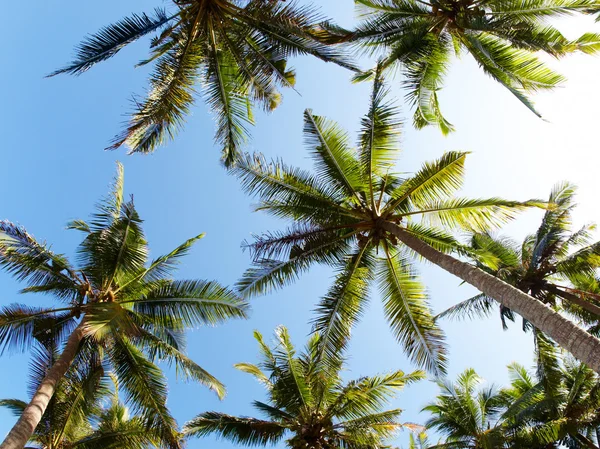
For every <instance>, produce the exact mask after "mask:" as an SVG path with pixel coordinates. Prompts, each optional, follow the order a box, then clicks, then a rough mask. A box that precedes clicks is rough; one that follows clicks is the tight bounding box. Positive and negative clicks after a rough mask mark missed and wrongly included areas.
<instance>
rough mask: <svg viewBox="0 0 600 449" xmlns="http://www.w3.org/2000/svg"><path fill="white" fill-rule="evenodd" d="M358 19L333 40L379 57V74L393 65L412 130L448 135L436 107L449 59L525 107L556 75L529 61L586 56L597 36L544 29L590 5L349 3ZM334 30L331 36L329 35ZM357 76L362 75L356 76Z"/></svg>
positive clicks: (530, 0)
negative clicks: (472, 66)
mask: <svg viewBox="0 0 600 449" xmlns="http://www.w3.org/2000/svg"><path fill="white" fill-rule="evenodd" d="M356 3H357V4H358V5H359V6H360V8H361V9H360V11H361V13H362V15H363V17H364V21H363V22H362V23H361V24H359V26H358V27H357V28H356V30H354V31H353V32H352V33H344V32H343V31H342V33H341V36H342V38H341V41H350V42H354V43H356V44H358V45H359V46H360V47H361V48H363V49H365V51H367V52H371V53H379V54H384V59H383V65H384V67H386V68H388V67H389V68H396V67H399V68H400V70H401V72H402V74H403V75H404V76H405V82H404V85H405V87H406V88H407V89H408V94H407V98H408V99H409V101H410V102H411V103H412V105H413V107H414V108H415V115H414V124H415V126H416V127H417V128H422V127H424V126H427V125H431V124H435V125H438V126H439V127H440V129H441V130H442V131H443V132H444V133H447V132H449V131H451V130H452V129H453V127H452V125H451V124H450V123H449V122H448V121H447V120H446V119H445V118H444V116H443V115H442V112H441V110H440V107H439V104H438V91H439V90H440V89H441V88H442V85H443V82H444V77H445V74H446V73H447V71H448V69H449V67H450V63H451V60H452V55H453V54H456V55H460V53H461V52H463V51H465V50H466V51H467V52H468V53H469V54H470V55H471V56H473V58H474V59H475V60H476V61H477V63H478V64H479V66H480V67H481V69H482V70H483V71H484V72H485V73H486V74H488V75H489V76H491V77H492V78H493V79H494V80H496V81H497V82H499V83H500V84H502V85H503V86H504V87H506V88H507V89H508V90H509V91H510V92H511V93H512V94H513V95H515V96H516V97H517V98H518V99H519V100H520V101H521V102H522V103H524V104H525V105H526V106H527V107H528V108H529V109H531V110H532V111H533V112H535V113H536V114H537V115H539V113H538V112H537V111H536V110H535V109H534V106H533V104H532V103H531V101H530V100H529V98H528V97H527V95H528V93H530V92H534V91H537V90H541V89H551V88H553V87H555V86H557V85H558V84H559V83H560V82H561V81H563V77H562V76H561V75H559V74H558V73H556V72H554V71H553V70H552V69H551V68H550V67H549V66H547V65H546V64H545V63H543V62H542V61H541V60H540V59H538V57H537V56H536V55H535V53H536V52H539V51H541V52H544V53H546V54H548V55H551V56H553V57H557V58H558V57H561V56H564V55H566V54H568V53H572V52H574V51H581V52H585V53H594V52H596V51H597V49H598V48H599V44H600V36H598V35H597V34H593V33H586V34H584V35H582V36H581V37H579V38H578V39H576V40H569V39H567V38H565V37H564V36H563V35H562V34H561V33H560V31H559V30H558V29H556V28H555V27H554V26H552V25H551V24H550V21H551V20H552V19H554V18H556V17H559V16H563V15H567V14H573V13H592V12H596V11H598V9H599V8H600V3H599V2H598V1H597V0H527V1H512V0H508V1H506V0H425V1H421V0H356ZM335 31H337V33H339V32H340V30H334V32H335ZM361 77H362V76H361Z"/></svg>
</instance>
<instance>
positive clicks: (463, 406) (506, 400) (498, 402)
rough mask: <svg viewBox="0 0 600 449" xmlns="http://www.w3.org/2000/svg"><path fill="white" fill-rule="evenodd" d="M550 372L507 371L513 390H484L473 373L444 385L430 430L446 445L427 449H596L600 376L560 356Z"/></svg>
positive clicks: (548, 366) (517, 368)
mask: <svg viewBox="0 0 600 449" xmlns="http://www.w3.org/2000/svg"><path fill="white" fill-rule="evenodd" d="M550 355H552V357H553V363H552V364H546V366H545V368H546V372H543V371H540V370H538V372H537V374H534V375H532V374H530V373H529V372H528V371H527V369H525V368H524V367H523V366H521V365H519V364H517V363H513V364H511V365H509V366H508V374H509V378H510V385H509V386H507V387H505V388H502V389H498V388H495V387H494V386H485V387H482V386H481V385H480V384H481V383H482V379H481V378H480V377H479V376H478V375H477V374H476V373H475V372H474V371H473V370H472V369H468V370H466V371H465V372H464V373H462V374H461V375H460V376H459V377H458V379H457V380H456V382H454V383H440V388H441V392H440V395H438V396H437V398H436V400H435V401H434V402H432V403H430V404H429V405H427V406H426V407H425V408H424V409H423V410H424V411H427V412H429V413H431V418H430V419H429V420H428V421H427V423H426V426H427V428H428V429H429V430H437V431H439V432H441V433H442V435H443V436H444V441H443V442H441V443H439V444H437V445H433V446H428V449H434V448H435V449H437V448H439V449H442V448H447V449H451V448H452V449H460V448H465V449H466V448H473V449H488V448H489V449H492V448H513V449H515V448H532V449H547V448H549V447H552V448H554V447H569V448H574V449H583V448H588V449H589V448H596V447H597V446H596V445H597V444H598V440H597V438H598V434H597V431H598V429H599V424H600V415H599V414H598V410H599V408H598V407H599V405H600V383H599V380H598V376H597V375H596V374H595V373H594V372H593V371H592V370H591V369H589V368H588V367H586V366H585V365H584V364H582V363H578V362H575V361H574V360H573V359H572V358H568V357H567V358H565V359H561V358H560V357H558V355H557V354H556V353H554V354H548V356H550Z"/></svg>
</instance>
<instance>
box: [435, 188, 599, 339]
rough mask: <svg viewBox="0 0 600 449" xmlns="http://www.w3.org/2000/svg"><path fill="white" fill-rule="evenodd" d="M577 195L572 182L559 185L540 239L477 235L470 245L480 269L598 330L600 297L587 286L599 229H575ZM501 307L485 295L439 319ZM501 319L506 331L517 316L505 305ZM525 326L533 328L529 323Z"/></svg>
mask: <svg viewBox="0 0 600 449" xmlns="http://www.w3.org/2000/svg"><path fill="white" fill-rule="evenodd" d="M575 191H576V188H575V186H573V185H571V184H568V183H561V184H558V185H556V186H555V187H554V188H553V190H552V192H551V193H550V197H549V199H548V201H549V203H550V204H553V205H554V206H553V207H552V208H551V209H549V210H547V211H546V213H545V214H544V217H543V219H542V223H541V224H540V227H539V228H538V229H537V231H536V232H535V234H531V235H529V236H527V237H526V238H525V240H524V241H523V243H522V244H521V245H517V244H516V243H515V242H513V241H511V240H510V239H507V238H503V237H499V238H496V237H493V236H491V235H490V234H488V233H480V234H475V235H474V236H473V237H472V240H471V245H472V247H473V249H474V250H475V253H476V254H479V257H477V258H476V259H475V263H476V265H477V267H478V268H480V269H481V270H483V271H485V272H487V273H489V274H491V275H493V276H496V277H498V278H499V279H502V280H503V281H504V282H506V283H508V284H510V285H512V286H514V287H515V288H518V289H519V290H521V291H523V292H525V293H527V294H529V295H531V296H532V297H534V298H535V299H537V300H538V301H540V302H542V303H544V304H548V305H549V306H551V307H553V308H557V307H558V309H559V310H561V311H564V312H567V313H569V314H571V315H572V316H574V317H575V318H576V319H578V320H580V321H583V322H584V323H586V324H589V325H593V324H596V323H597V322H598V320H600V301H599V299H600V297H599V296H598V295H597V294H595V293H593V291H592V292H590V291H586V290H584V289H585V288H586V287H585V286H583V283H584V280H588V284H589V279H593V276H594V275H595V274H596V271H597V269H598V267H600V242H594V241H592V234H591V232H592V231H593V230H594V229H595V226H594V225H591V224H588V225H585V226H583V227H581V228H580V229H578V230H576V231H573V230H572V229H571V228H572V219H571V212H572V211H573V209H574V207H575V203H574V196H575ZM589 288H593V287H592V286H589ZM496 304H497V302H496V301H495V300H494V299H493V298H490V297H489V296H487V295H485V294H483V293H482V294H479V295H476V296H474V297H472V298H469V299H467V300H465V301H462V302H460V303H458V304H456V305H455V306H452V307H450V308H449V309H447V310H446V311H444V312H442V313H441V314H440V315H439V317H462V316H471V317H472V316H486V315H489V313H490V312H491V311H492V309H493V308H494V306H495V305H496ZM500 317H501V319H502V325H503V326H504V328H506V322H505V320H506V319H509V320H513V321H514V318H515V317H514V314H513V311H512V310H510V309H508V308H506V307H503V306H500ZM523 327H524V328H525V329H527V328H529V327H531V326H530V325H529V323H527V322H526V321H525V322H524V325H523Z"/></svg>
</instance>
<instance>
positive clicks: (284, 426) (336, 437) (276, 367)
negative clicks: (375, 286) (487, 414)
mask: <svg viewBox="0 0 600 449" xmlns="http://www.w3.org/2000/svg"><path fill="white" fill-rule="evenodd" d="M254 336H255V338H256V340H257V341H258V344H259V348H260V354H261V358H262V360H261V362H260V363H259V364H258V365H254V364H250V363H240V364H238V365H236V367H237V368H238V369H240V370H242V371H244V372H246V373H249V374H251V375H253V376H254V377H255V378H256V379H257V380H258V381H259V382H260V383H262V384H263V385H264V386H265V388H266V390H267V395H268V401H267V403H263V402H260V401H255V402H254V407H255V408H256V409H257V410H258V411H259V412H260V413H261V414H263V415H264V416H265V417H266V418H265V419H258V418H251V417H237V416H231V415H226V414H224V413H218V412H206V413H202V414H200V415H199V416H197V417H196V418H194V419H193V420H191V421H190V422H188V423H187V424H186V425H185V427H184V430H183V431H184V434H187V435H188V436H205V435H210V434H217V435H219V436H221V437H223V438H226V439H228V440H230V441H232V442H233V443H235V444H243V445H248V446H252V445H265V444H270V443H277V442H279V441H282V440H283V439H284V438H285V442H286V445H287V446H288V447H290V448H293V449H310V448H313V449H334V448H340V447H343V448H348V449H379V448H382V447H383V446H384V441H385V439H386V438H389V437H390V436H392V435H393V434H394V433H395V432H396V431H397V430H399V429H401V428H403V427H404V426H409V427H411V425H404V424H401V423H400V422H398V417H399V416H400V413H401V410H399V409H394V410H385V411H384V410H382V409H383V408H384V406H385V405H386V404H387V403H388V402H389V400H390V399H391V398H393V397H394V396H395V393H396V392H397V391H398V390H400V389H401V388H403V387H404V386H405V385H407V384H410V383H411V382H415V381H418V380H420V379H422V378H423V377H424V373H423V372H421V371H415V372H413V373H410V374H405V373H404V372H402V371H395V372H392V373H389V374H384V375H379V376H373V377H362V378H360V379H357V380H353V381H350V382H347V383H343V382H342V379H341V377H340V370H341V369H342V368H343V359H342V358H341V356H334V357H333V358H323V357H321V355H320V354H319V346H320V339H321V337H320V335H319V334H314V335H313V336H312V337H311V338H310V339H309V341H308V344H307V346H306V349H305V350H304V352H302V353H300V354H297V352H296V350H295V348H294V346H293V345H292V343H291V341H290V337H289V334H288V332H287V330H286V329H285V328H284V327H279V328H278V329H277V330H276V337H277V340H276V342H277V345H276V346H275V347H269V345H267V344H266V343H265V342H264V340H263V337H262V335H261V334H259V333H258V332H255V334H254ZM413 427H414V426H413Z"/></svg>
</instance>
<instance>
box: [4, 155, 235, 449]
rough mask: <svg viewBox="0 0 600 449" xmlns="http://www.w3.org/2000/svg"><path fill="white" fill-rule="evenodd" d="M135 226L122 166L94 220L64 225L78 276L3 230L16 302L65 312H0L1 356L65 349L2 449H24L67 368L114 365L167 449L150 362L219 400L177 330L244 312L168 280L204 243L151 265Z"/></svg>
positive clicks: (217, 386) (162, 402)
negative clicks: (44, 297)
mask: <svg viewBox="0 0 600 449" xmlns="http://www.w3.org/2000/svg"><path fill="white" fill-rule="evenodd" d="M141 224H142V220H141V218H140V216H139V215H138V213H137V211H136V210H135V207H134V203H133V199H131V200H129V201H125V200H124V198H123V169H122V167H121V165H119V166H118V175H117V177H116V179H115V183H114V187H113V189H112V191H111V193H110V195H109V196H108V197H107V198H106V199H105V201H104V202H102V203H101V204H100V205H99V207H98V211H97V213H95V214H94V215H93V216H92V220H91V221H90V222H89V223H86V222H85V221H82V220H76V221H74V222H72V223H70V225H69V227H70V228H73V229H78V230H79V231H82V232H83V233H84V234H85V238H84V239H83V242H82V243H81V244H80V245H79V248H78V251H77V253H78V266H77V267H76V266H73V265H72V264H71V263H70V262H69V261H68V260H67V258H66V257H65V256H63V255H61V254H56V253H54V252H52V251H51V250H50V248H49V247H48V246H47V245H46V244H45V243H43V242H38V241H36V240H35V239H34V238H33V236H31V234H29V233H28V232H27V231H25V229H23V228H22V227H19V226H16V225H14V224H12V223H10V222H7V221H3V222H0V266H2V267H3V268H4V269H5V270H6V271H7V272H8V273H10V274H12V275H13V276H15V277H16V278H17V279H18V280H20V281H24V282H25V283H26V284H27V286H26V288H24V289H23V290H22V292H23V293H45V294H49V295H51V296H53V297H54V298H55V299H57V300H58V301H60V302H61V303H62V304H61V305H59V306H58V307H30V306H26V305H21V304H12V305H8V306H5V307H3V308H2V310H1V312H0V349H2V348H4V349H6V348H9V347H11V348H16V349H19V350H25V349H27V348H28V347H29V346H30V345H31V343H32V341H33V340H34V338H38V339H39V338H40V335H43V336H44V338H45V339H50V340H51V341H52V346H54V347H61V346H62V345H63V344H64V346H63V349H62V352H61V354H60V356H59V357H58V358H57V359H56V361H55V363H54V364H53V365H52V367H51V368H50V369H49V370H47V373H46V374H45V376H44V377H43V379H42V380H41V382H40V383H39V386H38V387H37V389H36V391H35V394H33V396H32V399H31V401H30V402H29V404H28V405H27V406H26V407H25V408H24V409H23V412H22V414H21V416H20V418H19V420H18V422H17V423H16V424H15V426H14V427H13V428H12V430H11V431H10V432H9V434H8V436H7V437H6V439H5V440H4V442H3V443H2V444H1V445H0V448H2V449H17V448H19V449H20V448H23V446H24V445H25V443H26V442H27V441H28V440H29V439H30V438H31V437H32V435H33V432H34V430H35V428H36V426H37V425H38V423H39V422H40V420H41V419H42V416H43V414H44V411H45V410H46V408H47V406H48V403H49V401H50V400H51V399H52V397H53V395H54V392H55V390H56V387H57V384H58V383H59V382H60V380H61V379H63V378H64V376H65V373H68V370H69V367H71V366H72V365H73V366H74V367H77V369H81V370H84V372H87V371H86V370H93V369H95V368H96V367H97V364H98V363H102V364H104V365H106V366H112V371H113V372H114V373H115V376H116V377H117V379H118V381H119V384H120V385H121V386H122V388H123V389H124V390H125V391H126V393H127V398H128V400H129V403H130V404H131V406H132V408H133V411H134V412H135V413H136V414H139V415H140V416H141V417H142V418H143V419H144V420H146V422H147V425H148V426H149V427H151V428H152V429H154V430H155V431H156V432H157V433H158V434H159V435H160V438H161V441H162V442H163V444H164V445H167V446H169V447H172V448H177V447H179V442H178V438H177V435H176V431H175V427H176V424H175V420H174V419H173V417H172V416H171V414H170V412H169V410H168V409H167V407H166V395H167V385H166V382H165V378H164V376H163V374H162V371H161V370H160V369H159V368H158V367H157V366H156V365H155V364H154V362H153V361H155V360H164V361H166V362H167V363H172V364H175V365H176V366H177V367H178V369H179V371H180V372H181V373H182V374H183V375H185V376H186V377H188V378H191V379H194V380H197V381H199V382H201V383H203V384H204V385H206V386H208V387H209V388H211V389H212V390H214V391H215V392H216V393H217V394H218V395H219V396H223V394H224V387H223V385H222V384H221V383H220V382H219V381H218V380H217V379H215V378H214V377H213V376H212V375H210V374H209V373H208V372H207V371H205V370H204V369H203V368H201V367H200V366H198V365H197V364H196V363H194V362H193V361H192V360H190V359H189V358H188V357H186V356H185V354H184V348H185V335H184V330H185V329H186V328H188V327H192V326H197V325H201V324H215V323H218V322H220V321H223V320H225V319H228V318H243V317H245V316H246V310H247V304H246V302H245V301H244V300H242V299H240V298H239V297H238V296H237V295H235V294H234V293H233V292H232V291H230V290H227V289H226V288H224V287H221V286H220V285H218V284H217V283H215V282H207V281H201V280H181V281H175V280H172V279H171V278H170V275H171V273H172V272H173V270H174V269H175V267H176V266H177V262H178V259H179V258H180V257H181V256H183V255H185V254H186V253H187V252H188V250H189V249H190V247H191V246H192V245H193V244H194V243H195V242H196V241H197V240H198V239H200V238H201V237H202V235H199V236H196V237H193V238H191V239H189V240H188V241H186V242H185V243H183V244H182V245H180V246H178V247H177V248H175V249H174V250H173V251H171V252H170V253H169V254H166V255H164V256H160V257H158V258H156V259H154V260H153V261H152V262H150V263H149V264H148V244H147V242H146V240H145V237H144V233H143V230H142V227H141ZM74 369H75V368H74Z"/></svg>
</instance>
